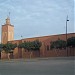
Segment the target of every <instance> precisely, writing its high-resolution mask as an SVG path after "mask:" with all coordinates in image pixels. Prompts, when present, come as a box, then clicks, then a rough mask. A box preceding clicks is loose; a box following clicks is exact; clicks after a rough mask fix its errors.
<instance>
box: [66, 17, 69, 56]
mask: <svg viewBox="0 0 75 75" xmlns="http://www.w3.org/2000/svg"><path fill="white" fill-rule="evenodd" d="M68 21H69V20H68V16H67V18H66V45H67V22H68ZM66 50H67V56H68V48H67V47H66Z"/></svg>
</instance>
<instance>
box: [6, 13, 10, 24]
mask: <svg viewBox="0 0 75 75" xmlns="http://www.w3.org/2000/svg"><path fill="white" fill-rule="evenodd" d="M6 25H10V12H9V15H8V16H7V19H6Z"/></svg>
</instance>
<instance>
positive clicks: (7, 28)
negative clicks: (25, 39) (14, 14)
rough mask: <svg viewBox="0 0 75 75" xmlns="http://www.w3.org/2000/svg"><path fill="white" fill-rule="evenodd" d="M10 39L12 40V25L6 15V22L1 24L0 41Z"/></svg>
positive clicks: (5, 41)
mask: <svg viewBox="0 0 75 75" xmlns="http://www.w3.org/2000/svg"><path fill="white" fill-rule="evenodd" d="M12 40H14V26H13V25H11V24H10V18H9V17H8V18H7V19H6V23H5V24H4V25H2V36H1V43H2V44H6V43H7V42H8V41H12Z"/></svg>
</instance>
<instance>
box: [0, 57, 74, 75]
mask: <svg viewBox="0 0 75 75" xmlns="http://www.w3.org/2000/svg"><path fill="white" fill-rule="evenodd" d="M74 61H75V59H74V57H51V58H36V59H15V60H10V61H8V60H0V75H74V74H75V71H74V70H75V68H74V67H75V62H74Z"/></svg>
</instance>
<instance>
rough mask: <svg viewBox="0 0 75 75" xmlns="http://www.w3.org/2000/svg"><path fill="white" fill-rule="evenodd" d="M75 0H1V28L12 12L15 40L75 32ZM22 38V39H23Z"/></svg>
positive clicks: (11, 18)
mask: <svg viewBox="0 0 75 75" xmlns="http://www.w3.org/2000/svg"><path fill="white" fill-rule="evenodd" d="M74 3H75V0H0V37H1V26H2V25H3V24H5V19H6V18H7V16H8V15H9V12H10V20H11V24H12V25H14V39H22V38H31V37H39V36H47V35H56V34H65V32H66V17H67V15H68V19H69V21H68V22H67V26H68V27H67V29H68V33H73V32H75V31H74V29H75V25H74V21H75V20H74V17H75V15H74V11H75V8H74V7H75V6H74ZM21 36H22V37H21Z"/></svg>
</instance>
